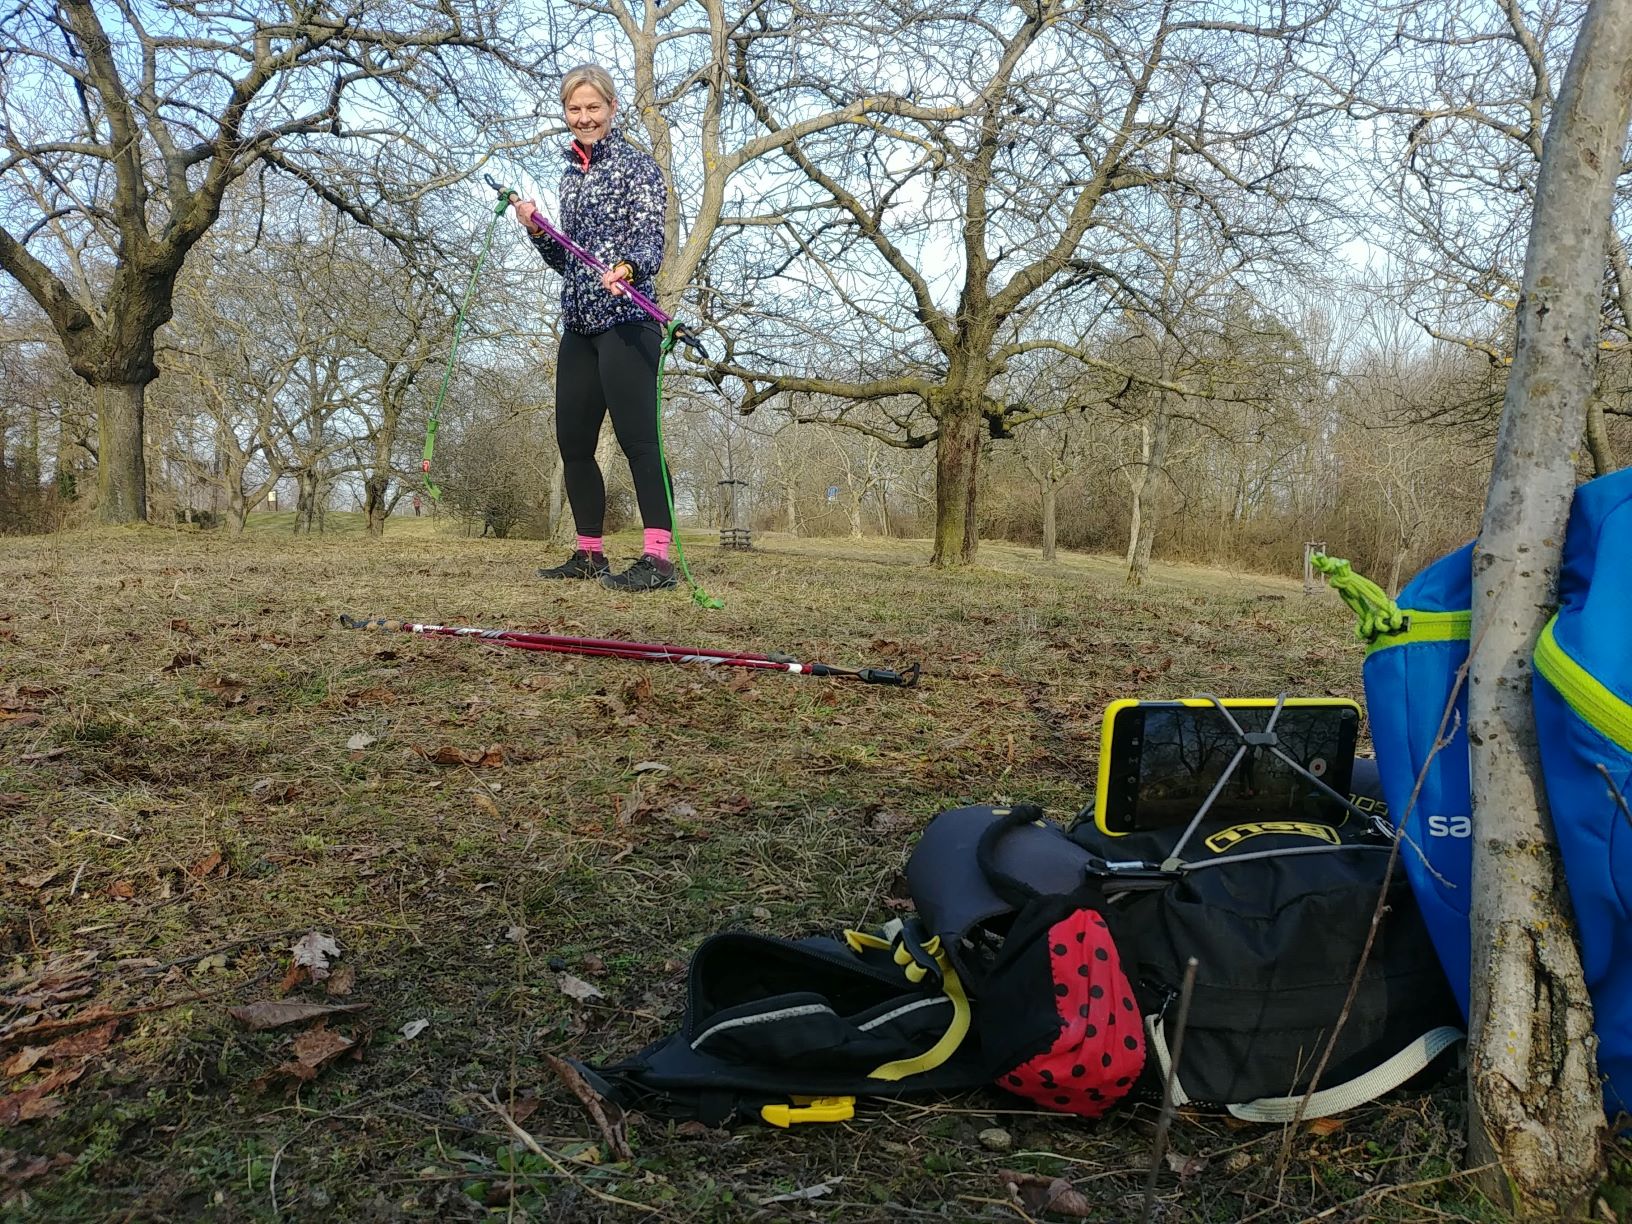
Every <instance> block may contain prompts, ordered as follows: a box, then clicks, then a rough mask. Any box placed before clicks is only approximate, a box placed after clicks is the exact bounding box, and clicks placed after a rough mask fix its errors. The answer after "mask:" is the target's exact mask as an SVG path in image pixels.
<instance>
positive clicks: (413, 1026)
mask: <svg viewBox="0 0 1632 1224" xmlns="http://www.w3.org/2000/svg"><path fill="white" fill-rule="evenodd" d="M430 1027H431V1022H430V1021H429V1020H410V1021H408V1023H407V1024H405V1025H403V1026H402V1028H401V1029H399V1030H398V1032H400V1033H401V1034H402V1039H403V1040H404V1041H412V1040H413V1039H414V1038H415V1037H418V1036H419V1035H420V1034H421V1033H423V1032H424V1031H425V1030H426V1029H428V1028H430Z"/></svg>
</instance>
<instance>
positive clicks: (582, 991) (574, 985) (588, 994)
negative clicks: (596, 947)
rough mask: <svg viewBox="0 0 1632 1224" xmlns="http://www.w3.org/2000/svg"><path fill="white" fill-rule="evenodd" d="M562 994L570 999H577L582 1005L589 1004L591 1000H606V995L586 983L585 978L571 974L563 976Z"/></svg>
mask: <svg viewBox="0 0 1632 1224" xmlns="http://www.w3.org/2000/svg"><path fill="white" fill-rule="evenodd" d="M561 993H562V994H564V995H566V996H567V998H569V999H577V1000H578V1001H579V1002H580V1003H584V1002H587V1001H588V1000H590V999H604V998H606V996H605V995H603V994H602V993H601V992H600V991H599V990H596V989H595V987H593V986H591V985H590V984H589V983H588V982H586V981H584V979H583V978H577V977H573V976H572V974H570V973H563V974H562V975H561Z"/></svg>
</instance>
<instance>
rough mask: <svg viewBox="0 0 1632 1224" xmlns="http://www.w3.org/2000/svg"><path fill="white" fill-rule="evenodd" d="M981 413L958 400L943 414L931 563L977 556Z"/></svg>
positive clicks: (958, 562)
mask: <svg viewBox="0 0 1632 1224" xmlns="http://www.w3.org/2000/svg"><path fill="white" fill-rule="evenodd" d="M980 423H981V416H980V413H979V412H978V411H977V410H976V409H975V408H974V406H973V405H963V404H959V405H957V406H955V407H952V408H949V409H947V410H946V412H945V413H944V414H943V415H942V416H941V418H940V432H939V433H938V434H937V436H936V439H935V552H934V554H933V555H932V556H931V557H930V562H929V563H930V564H931V565H935V566H940V567H943V568H945V567H950V566H957V565H968V564H970V563H971V562H972V561H974V559H975V548H976V546H977V545H978V543H979V539H978V538H977V536H976V533H975V494H976V486H977V483H978V480H979V476H980Z"/></svg>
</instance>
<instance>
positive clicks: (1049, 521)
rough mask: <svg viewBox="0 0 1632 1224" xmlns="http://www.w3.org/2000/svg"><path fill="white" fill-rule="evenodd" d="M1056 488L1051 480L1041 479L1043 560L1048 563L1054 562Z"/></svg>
mask: <svg viewBox="0 0 1632 1224" xmlns="http://www.w3.org/2000/svg"><path fill="white" fill-rule="evenodd" d="M1057 496H1058V490H1057V489H1055V487H1054V482H1053V481H1051V480H1045V481H1043V560H1044V561H1045V562H1047V563H1049V564H1050V565H1052V564H1053V563H1054V552H1055V547H1054V545H1055V540H1056V538H1057V537H1056V532H1055V514H1054V503H1055V501H1056V499H1057Z"/></svg>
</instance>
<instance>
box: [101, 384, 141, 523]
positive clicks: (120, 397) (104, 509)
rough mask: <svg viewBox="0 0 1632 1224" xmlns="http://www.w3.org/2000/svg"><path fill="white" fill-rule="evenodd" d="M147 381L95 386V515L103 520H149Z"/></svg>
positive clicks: (130, 521)
mask: <svg viewBox="0 0 1632 1224" xmlns="http://www.w3.org/2000/svg"><path fill="white" fill-rule="evenodd" d="M146 398H147V383H146V382H145V381H143V382H134V383H114V384H103V385H101V386H98V387H97V388H96V399H97V410H96V435H97V455H98V460H97V465H96V494H97V502H96V514H97V517H98V518H99V519H101V520H102V522H104V523H143V522H146V521H147V465H146V462H145V459H144V457H143V450H142V426H143V418H142V408H143V404H144V402H145V401H146Z"/></svg>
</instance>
